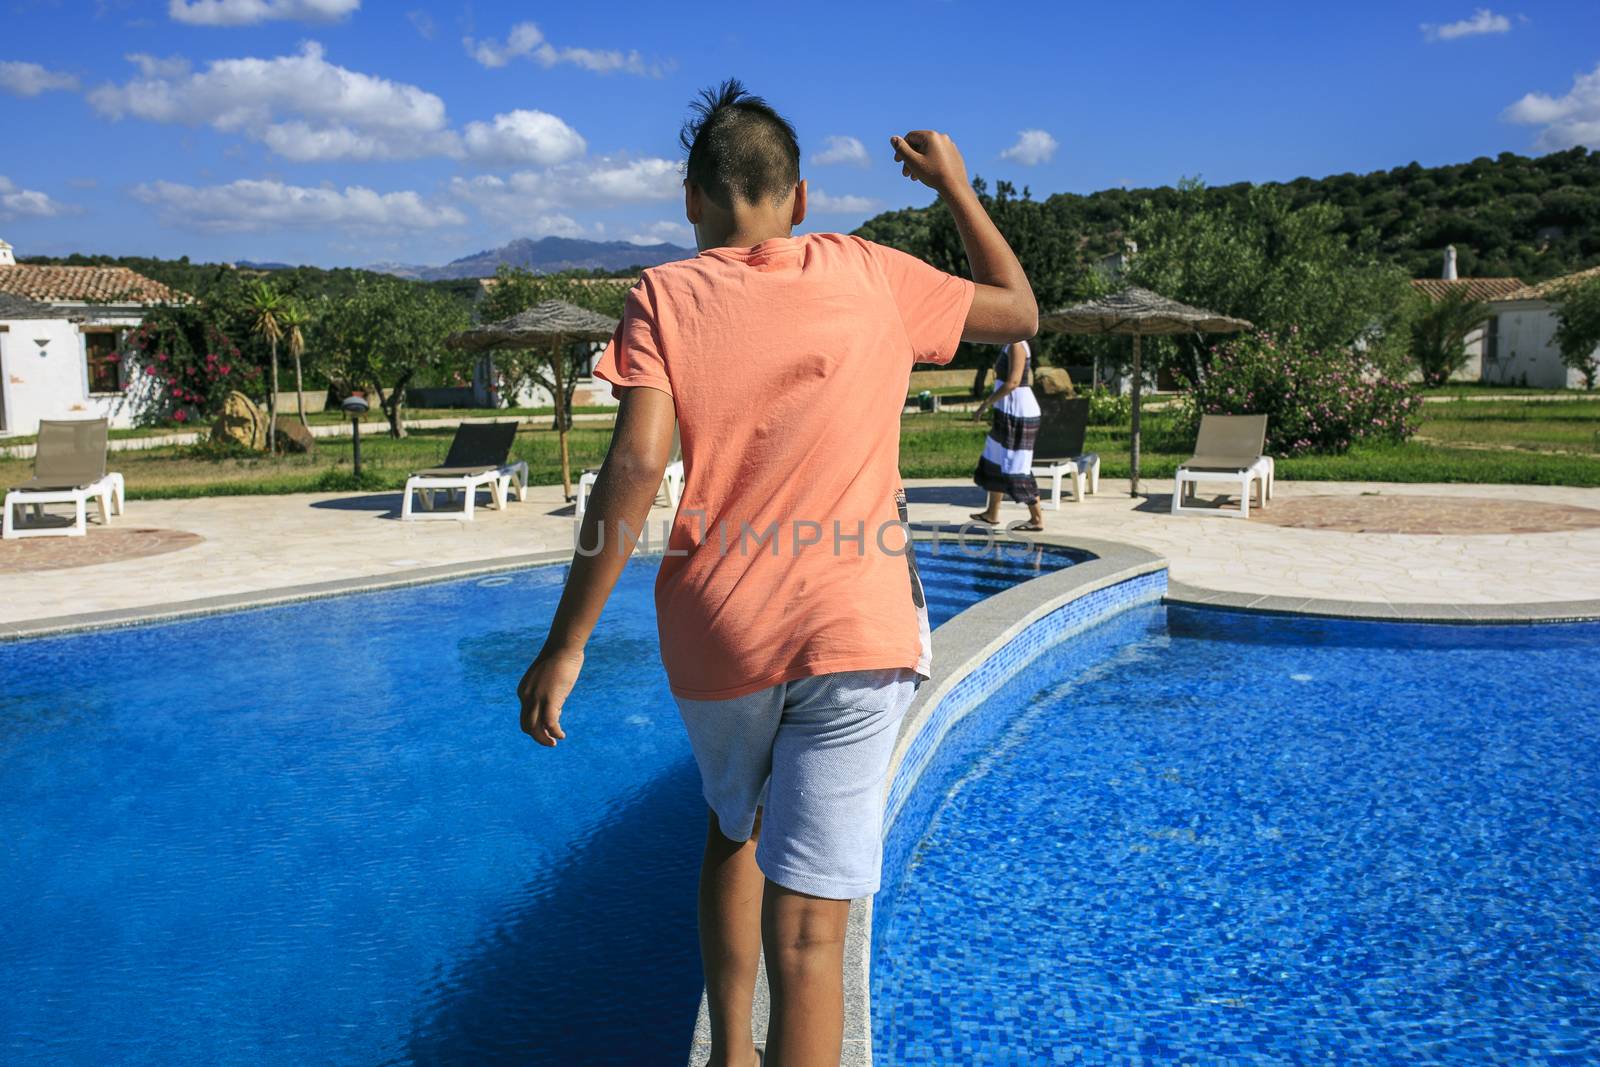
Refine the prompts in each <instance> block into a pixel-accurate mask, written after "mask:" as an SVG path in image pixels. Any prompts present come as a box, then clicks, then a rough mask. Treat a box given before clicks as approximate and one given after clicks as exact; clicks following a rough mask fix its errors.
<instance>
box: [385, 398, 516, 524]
mask: <svg viewBox="0 0 1600 1067" xmlns="http://www.w3.org/2000/svg"><path fill="white" fill-rule="evenodd" d="M516 436H517V424H516V423H515V422H463V423H462V424H461V425H459V426H457V427H456V435H455V438H454V439H453V440H452V441H451V442H450V452H449V453H448V454H447V455H446V456H445V459H444V463H443V464H442V465H441V466H438V467H432V468H429V469H428V470H424V471H418V472H417V473H415V474H413V475H412V476H411V477H409V478H407V479H406V489H405V497H404V499H403V500H402V501H401V504H400V518H401V519H403V520H406V521H410V520H413V519H457V520H460V521H464V522H471V521H472V518H473V511H474V510H475V508H476V505H477V498H478V490H480V489H488V490H489V500H490V505H491V506H492V507H493V508H494V509H495V510H497V511H501V510H504V509H505V506H506V504H507V502H508V501H509V500H510V498H511V495H512V493H513V492H515V494H516V498H517V500H518V501H523V500H526V499H527V498H528V465H527V464H526V463H524V462H523V461H522V460H520V459H519V460H513V461H510V462H508V459H509V457H510V455H511V445H512V443H513V442H514V441H515V440H516ZM439 490H444V491H445V492H446V494H447V495H448V496H452V497H453V496H454V495H455V494H456V493H460V494H461V496H462V500H461V508H460V509H459V510H454V511H438V510H435V507H434V503H435V502H434V499H433V494H434V493H435V492H438V491H439ZM413 499H415V500H416V501H417V502H418V503H419V504H420V505H421V510H420V512H418V511H413V510H412V509H411V502H412V500H413Z"/></svg>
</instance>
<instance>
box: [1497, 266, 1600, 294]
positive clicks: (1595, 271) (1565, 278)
mask: <svg viewBox="0 0 1600 1067" xmlns="http://www.w3.org/2000/svg"><path fill="white" fill-rule="evenodd" d="M1590 278H1600V267H1590V268H1589V269H1588V270H1580V271H1578V272H1577V273H1575V274H1563V275H1562V276H1561V277H1559V278H1551V279H1550V280H1549V281H1547V282H1539V283H1538V284H1537V285H1524V286H1523V287H1522V288H1520V289H1518V290H1516V291H1515V292H1512V293H1509V294H1507V295H1506V296H1502V297H1499V298H1498V299H1500V300H1546V299H1549V298H1550V297H1551V296H1553V295H1554V294H1555V292H1556V290H1558V289H1564V288H1565V287H1567V286H1569V285H1575V284H1576V283H1578V282H1582V281H1587V280H1588V279H1590Z"/></svg>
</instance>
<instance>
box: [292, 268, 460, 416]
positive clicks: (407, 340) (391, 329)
mask: <svg viewBox="0 0 1600 1067" xmlns="http://www.w3.org/2000/svg"><path fill="white" fill-rule="evenodd" d="M317 318H318V320H319V322H320V323H321V326H322V337H323V343H324V345H325V346H326V355H327V358H328V360H329V363H330V365H331V366H332V368H333V376H334V377H337V378H340V379H342V380H343V381H344V382H345V383H346V385H347V386H349V387H362V388H367V389H371V390H372V391H373V394H374V395H375V396H376V397H377V399H378V404H379V406H380V407H381V408H382V409H383V413H384V415H385V416H386V417H387V418H388V420H389V432H390V433H391V434H393V435H394V436H395V437H404V436H405V421H404V414H403V409H404V406H405V393H406V387H407V386H408V385H410V384H411V381H412V379H413V378H415V377H416V376H417V374H418V373H419V372H421V371H423V370H425V369H428V368H442V367H449V366H451V365H452V364H460V363H462V362H463V359H464V357H462V356H461V355H460V354H458V353H455V352H451V351H448V350H447V349H446V348H445V347H444V339H445V338H446V337H447V336H449V335H450V334H452V333H455V332H456V331H457V330H461V329H464V328H465V327H466V325H467V318H468V316H467V309H466V307H465V306H464V305H463V304H462V303H461V302H460V301H459V300H457V299H455V298H454V297H452V296H450V295H449V294H448V293H444V292H441V291H439V290H437V289H433V288H430V287H428V286H423V285H418V284H416V283H414V282H407V281H402V280H400V279H398V278H383V279H372V280H367V281H363V282H362V283H361V284H359V285H358V286H357V287H356V289H355V291H354V292H353V293H352V294H351V295H349V296H348V297H345V298H343V299H339V300H330V301H328V302H327V304H326V305H325V307H324V308H323V309H321V311H320V313H319V314H318V316H317Z"/></svg>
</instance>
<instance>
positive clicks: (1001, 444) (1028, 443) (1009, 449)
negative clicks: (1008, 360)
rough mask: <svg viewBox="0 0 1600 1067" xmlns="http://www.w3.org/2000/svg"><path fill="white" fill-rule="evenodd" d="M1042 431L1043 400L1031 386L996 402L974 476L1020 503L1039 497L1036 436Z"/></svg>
mask: <svg viewBox="0 0 1600 1067" xmlns="http://www.w3.org/2000/svg"><path fill="white" fill-rule="evenodd" d="M1038 433H1039V401H1038V399H1037V398H1035V397H1034V395H1033V390H1032V389H1029V388H1028V387H1027V386H1023V387H1021V388H1020V389H1016V390H1013V391H1012V392H1011V393H1010V394H1009V395H1008V396H1006V397H1004V398H1003V399H1001V401H1000V402H999V403H998V404H996V405H995V406H994V422H993V423H992V424H991V425H990V427H989V436H988V438H987V439H986V440H985V441H984V442H983V455H982V456H981V457H979V459H978V469H977V470H976V471H974V472H973V475H972V480H973V481H974V482H976V483H977V485H978V487H979V488H980V489H985V490H987V491H989V492H991V493H1004V494H1005V495H1006V496H1008V497H1010V498H1011V499H1012V500H1015V501H1016V502H1017V503H1019V504H1032V503H1035V502H1037V501H1038V499H1039V487H1038V485H1036V484H1035V483H1034V480H1033V440H1034V438H1035V437H1036V436H1038Z"/></svg>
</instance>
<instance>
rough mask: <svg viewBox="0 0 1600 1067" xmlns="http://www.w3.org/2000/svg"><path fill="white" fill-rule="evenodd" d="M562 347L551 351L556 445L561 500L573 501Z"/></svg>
mask: <svg viewBox="0 0 1600 1067" xmlns="http://www.w3.org/2000/svg"><path fill="white" fill-rule="evenodd" d="M561 356H562V351H561V346H560V345H555V346H554V347H553V348H552V350H551V358H550V370H551V376H552V377H553V378H554V380H555V383H556V392H555V396H554V397H553V398H552V401H553V402H554V404H555V409H556V445H557V447H558V448H559V449H560V452H561V498H562V499H563V500H571V499H572V468H571V467H570V466H569V465H568V463H567V411H566V407H567V391H566V390H565V389H564V388H562V385H561Z"/></svg>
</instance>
